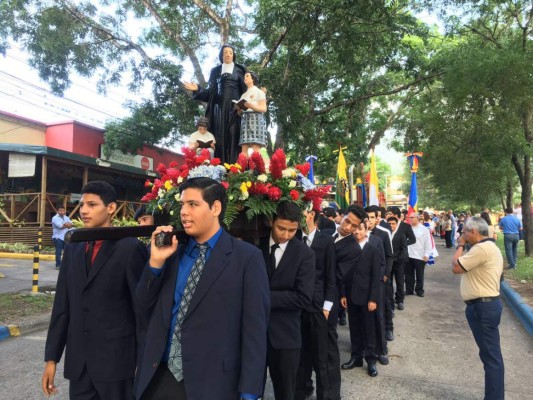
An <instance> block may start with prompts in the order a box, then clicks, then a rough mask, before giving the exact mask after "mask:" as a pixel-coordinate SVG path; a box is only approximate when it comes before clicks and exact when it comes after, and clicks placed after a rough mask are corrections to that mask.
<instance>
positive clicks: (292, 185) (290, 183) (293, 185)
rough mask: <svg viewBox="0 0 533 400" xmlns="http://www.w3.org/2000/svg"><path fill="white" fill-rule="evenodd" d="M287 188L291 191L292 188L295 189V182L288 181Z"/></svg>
mask: <svg viewBox="0 0 533 400" xmlns="http://www.w3.org/2000/svg"><path fill="white" fill-rule="evenodd" d="M289 187H290V188H291V189H292V188H295V187H296V181H290V182H289Z"/></svg>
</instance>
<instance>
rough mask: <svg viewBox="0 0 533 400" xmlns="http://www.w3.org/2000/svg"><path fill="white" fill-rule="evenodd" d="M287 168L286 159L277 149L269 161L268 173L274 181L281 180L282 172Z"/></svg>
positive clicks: (281, 151) (280, 150)
mask: <svg viewBox="0 0 533 400" xmlns="http://www.w3.org/2000/svg"><path fill="white" fill-rule="evenodd" d="M286 168H287V159H286V158H285V153H284V152H283V150H282V149H277V150H276V151H275V152H274V154H272V158H271V159H270V173H271V174H272V177H273V178H274V179H281V178H282V176H283V174H282V171H283V170H284V169H286Z"/></svg>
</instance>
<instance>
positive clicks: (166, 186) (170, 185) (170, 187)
mask: <svg viewBox="0 0 533 400" xmlns="http://www.w3.org/2000/svg"><path fill="white" fill-rule="evenodd" d="M172 186H173V185H172V181H171V180H168V181H166V182H165V189H167V190H170V189H172Z"/></svg>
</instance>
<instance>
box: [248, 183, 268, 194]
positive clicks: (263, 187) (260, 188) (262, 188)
mask: <svg viewBox="0 0 533 400" xmlns="http://www.w3.org/2000/svg"><path fill="white" fill-rule="evenodd" d="M269 186H270V184H266V183H261V182H254V183H252V187H251V188H250V190H249V192H250V194H251V195H259V196H266V195H268V188H269Z"/></svg>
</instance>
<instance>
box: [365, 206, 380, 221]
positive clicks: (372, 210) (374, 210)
mask: <svg viewBox="0 0 533 400" xmlns="http://www.w3.org/2000/svg"><path fill="white" fill-rule="evenodd" d="M365 212H366V213H367V214H368V213H374V214H375V215H376V218H377V217H378V216H379V214H378V213H379V207H378V206H368V207H365Z"/></svg>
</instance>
